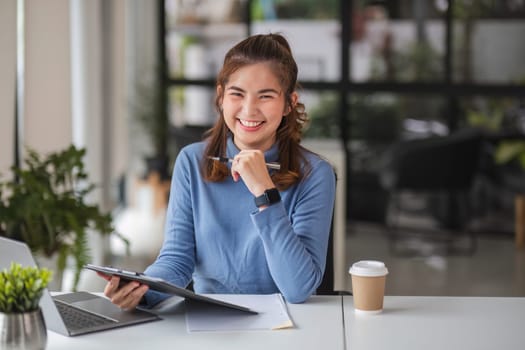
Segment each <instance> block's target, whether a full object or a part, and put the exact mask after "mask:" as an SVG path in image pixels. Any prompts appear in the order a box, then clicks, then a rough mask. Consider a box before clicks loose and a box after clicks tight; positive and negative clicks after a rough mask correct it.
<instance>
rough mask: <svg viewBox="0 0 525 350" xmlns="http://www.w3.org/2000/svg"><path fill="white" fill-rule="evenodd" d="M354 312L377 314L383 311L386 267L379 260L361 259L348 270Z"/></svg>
mask: <svg viewBox="0 0 525 350" xmlns="http://www.w3.org/2000/svg"><path fill="white" fill-rule="evenodd" d="M349 273H350V274H351V275H352V293H353V295H354V308H355V312H356V313H362V314H378V313H380V312H381V311H383V299H384V296H385V282H386V275H387V274H388V269H387V268H386V267H385V264H384V263H383V262H381V261H375V260H361V261H358V262H356V263H354V264H353V265H352V266H351V267H350V270H349Z"/></svg>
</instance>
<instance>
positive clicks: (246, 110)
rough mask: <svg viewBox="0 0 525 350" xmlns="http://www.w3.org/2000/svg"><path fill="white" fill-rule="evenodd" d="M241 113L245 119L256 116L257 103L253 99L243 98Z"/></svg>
mask: <svg viewBox="0 0 525 350" xmlns="http://www.w3.org/2000/svg"><path fill="white" fill-rule="evenodd" d="M242 112H243V115H244V116H245V117H252V116H255V115H256V114H257V101H256V100H255V99H254V98H250V97H247V98H245V99H244V102H243V106H242Z"/></svg>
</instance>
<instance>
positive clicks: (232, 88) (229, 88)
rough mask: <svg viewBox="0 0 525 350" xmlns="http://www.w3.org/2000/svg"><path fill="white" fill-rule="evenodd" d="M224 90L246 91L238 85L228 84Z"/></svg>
mask: <svg viewBox="0 0 525 350" xmlns="http://www.w3.org/2000/svg"><path fill="white" fill-rule="evenodd" d="M226 90H235V91H239V92H246V91H245V90H244V89H241V88H240V87H238V86H234V85H232V86H229V87H228V88H227V89H226Z"/></svg>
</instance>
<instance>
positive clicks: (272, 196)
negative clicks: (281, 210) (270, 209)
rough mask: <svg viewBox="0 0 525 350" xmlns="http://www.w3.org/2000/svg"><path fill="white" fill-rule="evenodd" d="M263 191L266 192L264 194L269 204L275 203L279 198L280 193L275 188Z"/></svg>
mask: <svg viewBox="0 0 525 350" xmlns="http://www.w3.org/2000/svg"><path fill="white" fill-rule="evenodd" d="M264 193H266V196H267V197H268V202H269V204H273V203H277V202H279V201H280V200H281V195H280V194H279V191H277V189H275V188H272V189H269V190H266V191H265V192H264Z"/></svg>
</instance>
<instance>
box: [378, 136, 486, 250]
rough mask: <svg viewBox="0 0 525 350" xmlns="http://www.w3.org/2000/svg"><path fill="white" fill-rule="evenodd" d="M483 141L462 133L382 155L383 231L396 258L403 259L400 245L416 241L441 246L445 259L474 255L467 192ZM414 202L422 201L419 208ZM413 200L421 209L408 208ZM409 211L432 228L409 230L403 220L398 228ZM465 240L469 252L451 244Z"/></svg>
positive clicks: (413, 143)
mask: <svg viewBox="0 0 525 350" xmlns="http://www.w3.org/2000/svg"><path fill="white" fill-rule="evenodd" d="M481 141H482V137H481V134H480V133H479V132H478V131H477V130H474V129H465V130H461V131H459V132H456V133H454V134H451V135H449V136H440V137H430V138H426V139H417V140H409V141H403V142H400V143H398V144H396V145H394V146H393V147H392V148H391V149H390V150H389V151H388V152H387V153H386V154H385V156H384V158H383V163H382V164H383V165H382V169H381V174H380V175H381V184H382V186H383V187H384V188H385V189H386V190H387V191H388V193H389V210H388V214H387V219H386V228H387V233H388V237H389V238H390V243H391V245H390V247H391V249H392V251H393V252H394V253H399V254H401V253H403V250H402V249H399V248H400V247H399V244H398V243H399V242H400V241H402V238H408V237H411V236H412V237H413V236H414V235H417V236H418V237H419V238H424V239H427V241H430V242H431V243H436V242H442V243H445V248H446V250H445V253H446V254H454V253H468V254H473V253H474V252H475V250H476V236H475V234H474V232H472V231H471V230H469V229H468V223H469V220H470V219H471V210H470V203H469V192H470V189H471V187H472V184H473V180H474V176H475V174H476V171H477V167H478V161H479V157H480V149H481V147H480V146H481ZM409 195H411V196H412V197H410V196H409ZM414 196H420V197H419V202H417V200H414V198H416V199H417V197H414ZM411 199H412V202H414V203H418V205H419V208H417V209H414V206H413V207H412V208H410V205H409V204H410V203H411ZM421 203H423V205H422V204H421ZM421 207H423V209H422V208H421ZM410 210H412V211H413V212H416V211H418V210H419V212H418V213H419V214H421V213H422V212H424V213H426V214H430V217H431V218H432V219H433V220H432V222H433V223H434V225H430V227H429V226H427V225H425V226H424V227H421V226H415V227H411V225H409V224H407V220H405V223H401V221H402V220H401V217H402V215H404V218H406V217H407V213H410ZM436 223H437V224H436ZM464 237H466V238H467V241H468V243H467V246H466V247H463V248H458V247H457V245H455V242H457V241H459V240H460V238H464ZM405 242H407V240H405ZM405 253H407V251H406V250H405ZM408 253H410V252H408ZM412 253H414V252H412ZM415 253H416V254H417V252H415Z"/></svg>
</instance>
